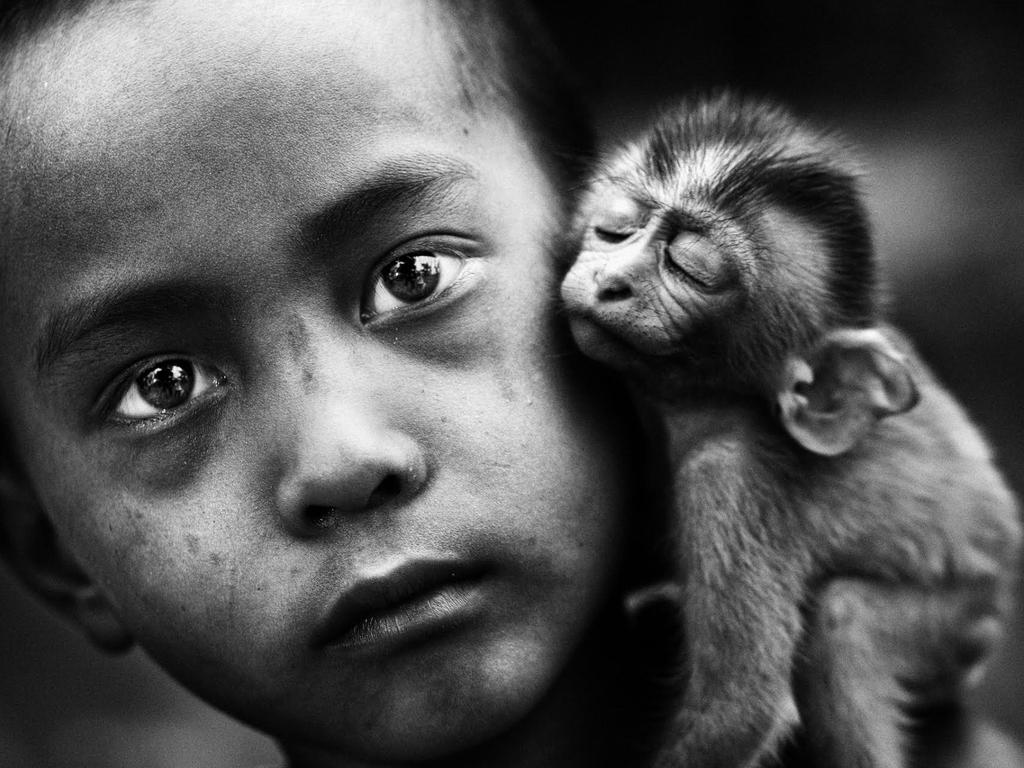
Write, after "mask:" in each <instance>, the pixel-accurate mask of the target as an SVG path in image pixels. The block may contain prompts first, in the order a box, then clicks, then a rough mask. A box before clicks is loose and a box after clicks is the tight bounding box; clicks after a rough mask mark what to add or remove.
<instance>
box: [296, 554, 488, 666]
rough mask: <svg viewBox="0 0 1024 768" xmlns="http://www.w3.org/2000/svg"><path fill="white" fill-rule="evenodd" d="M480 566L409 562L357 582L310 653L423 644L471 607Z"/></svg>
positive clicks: (324, 624) (317, 634) (315, 638)
mask: <svg viewBox="0 0 1024 768" xmlns="http://www.w3.org/2000/svg"><path fill="white" fill-rule="evenodd" d="M482 576H483V568H482V566H480V565H474V564H468V563H463V562H460V561H457V560H413V561H410V562H407V563H403V564H402V565H400V566H398V567H396V568H394V569H392V570H391V571H389V572H388V573H386V574H383V575H381V576H375V577H371V578H367V579H363V580H361V581H358V582H356V583H355V585H353V586H352V587H351V588H350V589H349V590H347V591H346V592H345V593H344V594H343V595H342V596H341V597H340V598H339V599H338V601H337V603H335V605H334V607H333V608H332V609H331V612H330V613H329V614H328V616H327V618H326V619H325V620H324V621H323V622H322V623H321V625H320V626H319V628H318V629H317V631H316V632H315V633H314V635H313V641H312V645H313V647H314V648H324V647H328V646H335V647H347V648H358V647H362V646H370V645H378V644H381V643H384V642H390V641H393V640H399V639H401V640H402V641H403V642H406V641H408V642H412V641H414V640H420V639H425V638H427V637H429V636H431V635H433V634H436V633H437V632H438V631H442V630H444V629H446V628H449V627H451V626H452V625H453V624H454V623H455V622H456V621H458V620H459V618H460V614H463V613H465V611H466V609H467V608H469V607H470V605H471V604H472V603H473V602H475V598H476V596H477V589H476V587H477V585H478V583H479V582H480V579H481V577H482Z"/></svg>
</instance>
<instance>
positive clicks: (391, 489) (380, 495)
mask: <svg viewBox="0 0 1024 768" xmlns="http://www.w3.org/2000/svg"><path fill="white" fill-rule="evenodd" d="M401 492H402V481H401V479H400V478H399V477H398V475H393V474H392V475H388V476H387V477H385V478H384V479H383V480H381V481H380V483H379V484H378V485H377V487H376V488H374V489H373V493H371V494H370V496H369V498H367V500H366V508H367V509H374V508H375V507H379V506H381V505H383V504H386V503H387V502H389V501H391V500H392V499H394V498H397V497H398V495H399V494H401Z"/></svg>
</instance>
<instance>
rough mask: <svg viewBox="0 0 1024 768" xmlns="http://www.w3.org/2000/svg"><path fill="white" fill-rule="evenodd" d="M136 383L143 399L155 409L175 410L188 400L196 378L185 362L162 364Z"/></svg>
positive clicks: (140, 377) (147, 372)
mask: <svg viewBox="0 0 1024 768" xmlns="http://www.w3.org/2000/svg"><path fill="white" fill-rule="evenodd" d="M136 382H137V383H138V385H139V392H140V394H141V395H142V398H143V399H144V400H145V401H146V402H147V403H149V404H150V405H152V406H153V407H154V408H160V409H167V408H175V407H177V406H179V405H181V404H182V403H184V402H186V401H187V400H188V396H189V395H190V394H191V393H192V386H193V384H194V382H195V376H194V374H193V371H192V366H191V365H190V364H189V363H187V362H185V361H184V360H181V361H176V362H172V363H161V364H160V365H155V366H153V367H152V368H150V369H149V370H147V371H145V372H143V374H142V375H141V376H139V378H138V379H136Z"/></svg>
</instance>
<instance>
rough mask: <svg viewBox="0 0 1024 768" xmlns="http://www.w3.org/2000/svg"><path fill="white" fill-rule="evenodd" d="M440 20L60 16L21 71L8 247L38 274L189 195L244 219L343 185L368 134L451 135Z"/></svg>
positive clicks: (128, 13) (181, 12) (188, 8)
mask: <svg viewBox="0 0 1024 768" xmlns="http://www.w3.org/2000/svg"><path fill="white" fill-rule="evenodd" d="M436 15H437V14H436V8H433V7H432V6H431V5H429V4H428V3H413V2H402V3H380V2H376V0H373V1H369V0H343V1H339V0H331V1H330V2H316V0H291V1H290V2H268V3H251V2H237V3H230V2H224V3H208V2H200V1H199V0H191V1H187V2H180V1H176V0H157V1H156V2H146V3H142V4H127V3H115V4H111V5H109V6H107V5H102V4H101V5H97V6H96V7H95V8H93V9H91V10H90V11H89V12H87V13H86V14H85V15H83V16H81V17H78V18H76V19H74V20H73V21H71V22H68V23H65V24H63V25H55V26H51V27H50V28H49V29H47V30H45V31H44V32H43V33H41V35H40V38H39V39H38V40H37V41H35V42H34V44H33V45H31V46H25V49H24V50H23V52H22V56H21V59H20V62H19V63H18V65H17V66H16V68H15V70H14V72H15V76H14V78H13V86H12V93H11V94H10V95H11V96H13V98H12V99H11V101H10V102H9V103H10V104H12V105H13V106H12V107H11V114H10V115H5V118H9V117H13V119H12V121H11V126H10V127H11V130H10V131H8V132H7V149H8V150H9V151H8V152H6V153H5V154H6V159H5V160H4V161H3V162H2V163H0V164H2V165H4V166H7V167H6V168H4V173H3V176H4V177H5V180H4V181H3V182H2V183H0V186H2V187H4V189H3V199H4V207H5V208H6V209H7V210H5V211H3V217H4V218H5V219H7V221H6V222H5V226H4V230H5V234H4V237H5V239H6V240H8V246H13V247H9V248H6V249H5V250H7V252H8V254H18V252H19V250H20V249H19V245H24V244H26V243H29V244H30V245H31V251H32V254H31V261H32V263H33V269H34V270H35V269H40V268H42V267H44V266H45V263H44V260H43V259H41V256H42V255H43V254H61V253H70V252H72V251H89V250H91V251H95V252H102V251H103V250H104V246H105V245H106V244H105V243H104V242H103V239H104V235H105V232H106V231H107V230H112V229H116V228H117V226H118V219H119V217H121V216H127V217H129V218H132V219H135V218H139V217H140V212H145V211H147V210H152V211H153V218H154V219H155V218H158V217H159V215H160V213H161V210H163V209H167V208H168V207H169V206H177V213H178V215H179V218H180V217H181V216H183V215H184V214H185V213H186V208H185V207H182V206H181V205H178V203H179V202H180V201H182V200H184V201H186V203H187V206H188V207H191V208H192V209H198V210H202V209H204V208H206V209H208V208H210V207H220V208H221V209H223V210H224V211H225V213H226V212H227V210H229V209H231V208H232V205H233V206H234V210H233V211H232V214H237V215H242V216H244V215H246V211H247V210H249V209H251V210H255V209H256V208H257V206H248V205H247V204H248V202H249V200H248V199H246V197H245V194H249V195H252V194H254V193H256V192H259V193H264V192H265V193H266V194H267V195H274V194H277V195H281V196H284V197H287V196H288V195H289V194H291V190H290V189H289V183H292V182H295V181H296V180H299V181H301V183H302V184H305V185H306V186H315V185H316V184H320V185H321V186H340V185H344V183H345V182H346V181H347V180H346V179H345V178H337V177H338V176H339V175H342V176H344V174H345V173H346V172H349V171H350V170H351V172H352V173H358V169H359V163H360V162H362V163H363V165H364V166H365V164H366V159H367V158H368V157H370V156H372V154H373V152H374V148H373V147H372V146H370V147H367V146H366V144H367V140H368V137H370V138H372V139H373V140H374V141H377V142H378V143H388V140H389V138H390V136H389V131H390V132H391V133H393V134H395V136H396V139H395V141H392V142H391V144H394V143H396V142H397V141H398V138H397V136H398V135H404V136H409V135H412V134H416V133H417V132H418V133H419V134H423V135H428V134H430V133H431V132H434V133H437V132H439V131H451V129H452V123H453V121H459V120H462V121H467V120H470V119H471V118H470V116H469V115H467V114H466V113H465V111H464V110H463V109H462V108H461V102H460V93H461V91H460V88H459V87H458V85H457V83H456V75H455V66H454V60H453V57H452V56H451V55H450V54H449V52H448V50H447V48H446V42H447V37H446V35H445V34H444V31H443V27H442V24H441V21H442V20H441V19H440V18H437V17H436ZM339 158H342V160H340V161H339ZM9 164H10V165H9ZM8 171H12V172H10V173H9V172H8ZM303 174H305V176H304V175H303ZM317 174H320V176H321V177H322V178H317V177H316V175H317ZM311 178H312V179H313V181H312V182H311V181H310V179H311ZM225 179H234V180H237V183H236V184H234V185H231V184H225V183H224V180H225ZM256 187H262V190H257V189H256ZM225 189H229V190H234V189H237V190H239V192H238V197H237V199H236V200H234V201H230V200H224V199H223V198H222V196H223V192H224V190H225ZM204 195H205V197H204ZM19 241H20V242H19ZM15 258H16V256H15ZM11 266H16V265H11V264H7V265H4V271H7V268H8V267H11ZM4 282H7V281H6V280H5V281H4Z"/></svg>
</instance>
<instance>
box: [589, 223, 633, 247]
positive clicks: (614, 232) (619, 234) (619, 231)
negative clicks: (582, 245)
mask: <svg viewBox="0 0 1024 768" xmlns="http://www.w3.org/2000/svg"><path fill="white" fill-rule="evenodd" d="M594 234H595V235H597V237H598V238H599V239H600V240H602V241H604V242H606V243H612V244H614V243H624V242H625V241H626V240H629V238H630V237H632V236H633V235H634V234H636V228H635V227H616V228H614V229H611V228H608V227H600V226H595V227H594Z"/></svg>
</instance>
